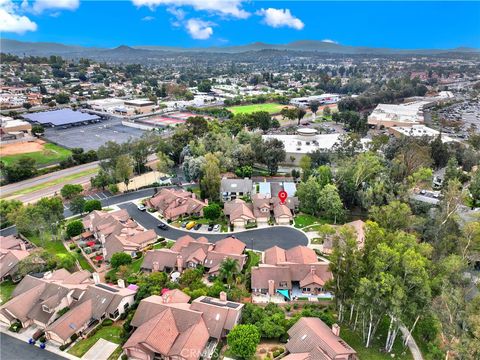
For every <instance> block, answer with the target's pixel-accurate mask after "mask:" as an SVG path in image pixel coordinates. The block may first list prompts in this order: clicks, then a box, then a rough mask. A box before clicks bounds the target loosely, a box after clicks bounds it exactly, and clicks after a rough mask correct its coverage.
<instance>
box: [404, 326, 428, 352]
mask: <svg viewBox="0 0 480 360" xmlns="http://www.w3.org/2000/svg"><path fill="white" fill-rule="evenodd" d="M400 331H401V332H402V334H403V339H406V338H407V336H408V342H407V346H408V348H409V349H410V352H411V353H412V356H413V360H423V356H422V352H421V351H420V348H419V347H418V345H417V343H416V342H415V339H414V338H413V336H412V335H410V331H409V330H408V329H407V328H406V327H405V325H400ZM409 335H410V336H409Z"/></svg>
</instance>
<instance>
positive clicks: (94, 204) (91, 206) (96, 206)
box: [83, 199, 102, 213]
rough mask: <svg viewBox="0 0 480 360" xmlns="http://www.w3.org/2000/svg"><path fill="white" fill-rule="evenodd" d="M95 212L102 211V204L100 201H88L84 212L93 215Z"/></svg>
mask: <svg viewBox="0 0 480 360" xmlns="http://www.w3.org/2000/svg"><path fill="white" fill-rule="evenodd" d="M93 210H102V203H101V202H100V200H95V199H93V200H87V201H85V204H84V206H83V211H84V212H86V213H91V212H92V211H93Z"/></svg>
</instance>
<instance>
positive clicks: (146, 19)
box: [142, 16, 155, 21]
mask: <svg viewBox="0 0 480 360" xmlns="http://www.w3.org/2000/svg"><path fill="white" fill-rule="evenodd" d="M152 20H155V17H153V16H144V17H143V18H142V21H152Z"/></svg>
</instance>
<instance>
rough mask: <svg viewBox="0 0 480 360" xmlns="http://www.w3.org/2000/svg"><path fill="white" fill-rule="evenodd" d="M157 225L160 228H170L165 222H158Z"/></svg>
mask: <svg viewBox="0 0 480 360" xmlns="http://www.w3.org/2000/svg"><path fill="white" fill-rule="evenodd" d="M157 227H158V228H159V229H160V230H168V226H167V224H164V223H160V224H158V225H157Z"/></svg>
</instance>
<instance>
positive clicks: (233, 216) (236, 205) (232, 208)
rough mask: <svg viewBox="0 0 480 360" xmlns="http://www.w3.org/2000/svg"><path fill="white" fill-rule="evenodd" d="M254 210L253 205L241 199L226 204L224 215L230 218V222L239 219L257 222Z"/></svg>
mask: <svg viewBox="0 0 480 360" xmlns="http://www.w3.org/2000/svg"><path fill="white" fill-rule="evenodd" d="M252 209H253V207H252V206H251V204H247V203H245V201H243V200H240V199H236V200H233V201H229V202H226V203H225V205H224V213H225V215H227V216H229V218H230V221H235V220H238V219H243V220H255V216H254V215H253V211H252Z"/></svg>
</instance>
